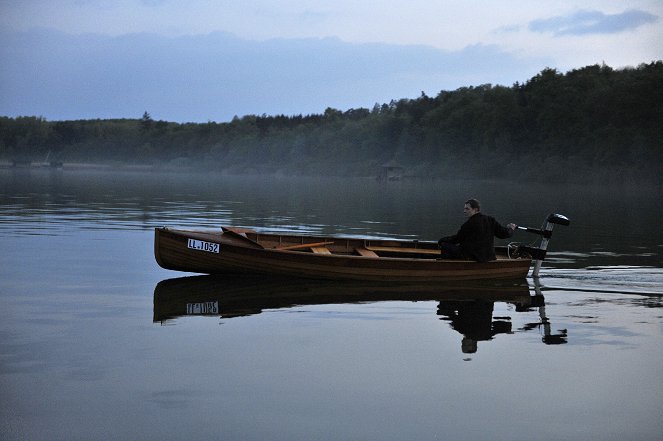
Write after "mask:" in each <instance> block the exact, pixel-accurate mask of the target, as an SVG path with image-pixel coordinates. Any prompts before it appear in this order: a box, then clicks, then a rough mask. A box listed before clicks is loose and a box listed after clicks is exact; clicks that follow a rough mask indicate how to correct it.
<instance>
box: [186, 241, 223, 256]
mask: <svg viewBox="0 0 663 441" xmlns="http://www.w3.org/2000/svg"><path fill="white" fill-rule="evenodd" d="M187 247H188V248H191V249H192V250H199V251H208V252H210V253H218V252H219V244H218V243H212V242H205V241H204V240H196V239H189V242H188V243H187Z"/></svg>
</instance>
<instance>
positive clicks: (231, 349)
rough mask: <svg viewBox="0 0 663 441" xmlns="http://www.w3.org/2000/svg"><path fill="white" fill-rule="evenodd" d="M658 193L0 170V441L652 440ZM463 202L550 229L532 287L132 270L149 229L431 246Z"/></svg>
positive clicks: (662, 273) (659, 349) (145, 253)
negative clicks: (566, 222)
mask: <svg viewBox="0 0 663 441" xmlns="http://www.w3.org/2000/svg"><path fill="white" fill-rule="evenodd" d="M661 196H663V195H662V194H661V190H660V189H656V188H649V189H642V188H624V187H607V188H598V187H582V186H574V185H556V186H553V185H532V184H528V185H525V184H521V183H507V182H445V181H414V182H400V183H379V182H376V181H373V180H367V179H353V180H339V179H323V178H320V179H294V178H271V179H264V178H254V177H218V176H213V175H200V176H195V177H194V176H186V175H177V174H175V175H147V176H143V175H140V174H130V173H127V174H120V175H110V174H106V173H82V172H67V171H64V172H56V173H49V172H42V171H31V172H25V171H24V172H19V173H16V172H12V171H7V170H5V171H0V210H1V211H0V240H1V241H2V251H3V252H2V254H1V255H0V276H1V277H0V307H1V308H2V310H3V312H4V320H2V322H0V394H1V395H2V397H3V398H2V400H0V424H1V426H0V430H1V433H2V438H3V439H9V440H19V439H20V440H26V439H27V440H40V439H54V440H77V439H80V440H83V439H85V440H88V439H114V440H123V439H126V440H134V439H145V440H151V439H154V440H179V439H228V440H232V439H242V440H243V439H284V440H285V439H288V440H295V439H302V440H304V439H468V440H482V439H496V440H512V439H542V440H547V439H549V440H559V439H590V438H591V439H634V440H637V439H642V440H650V439H656V438H658V437H659V436H660V434H661V433H663V423H661V419H660V415H661V413H662V411H663V399H662V398H661V397H662V396H663V383H662V382H661V381H660V366H661V364H662V362H663V345H661V341H662V339H661V336H662V334H663V309H662V306H663V297H662V296H663V259H662V258H661V249H662V248H663V233H662V232H661V230H660V228H659V224H660V221H659V219H660V218H661V216H663V208H661V207H660V203H659V201H660V200H661ZM468 197H477V198H479V199H480V200H482V201H483V204H484V211H485V212H487V213H489V214H492V215H495V216H496V217H497V218H498V219H499V220H500V221H501V222H503V223H507V222H511V221H513V222H516V223H518V224H521V225H527V226H533V227H537V226H539V225H540V224H541V222H542V221H543V219H544V218H545V217H546V216H547V215H548V214H549V213H552V212H559V213H563V214H565V215H567V216H568V217H569V218H571V222H572V223H571V226H569V227H555V230H554V234H553V238H552V240H551V244H550V247H549V249H550V259H549V260H548V261H546V263H545V264H544V268H543V269H542V277H541V279H540V280H539V281H538V282H535V281H534V280H532V279H528V280H525V281H523V283H520V284H515V285H514V284H501V285H491V286H479V287H477V286H470V285H467V284H463V285H445V286H440V287H438V288H436V289H432V290H431V289H430V288H422V287H417V286H409V287H394V286H388V285H387V286H385V285H380V284H365V283H357V284H347V283H333V282H320V281H293V280H282V279H272V278H241V279H238V278H229V277H220V278H219V277H205V276H195V275H192V274H184V273H175V272H171V271H166V270H163V269H161V268H159V267H158V266H157V265H156V263H155V262H154V258H153V255H152V234H153V233H152V231H153V228H154V227H155V226H163V225H167V226H172V227H195V228H205V229H215V228H219V226H221V225H234V226H246V227H253V228H257V229H259V230H264V231H298V232H304V233H311V234H325V235H357V236H371V237H396V238H418V239H422V240H436V239H437V238H438V237H440V236H442V235H447V234H451V233H453V232H455V230H456V229H457V228H458V226H459V225H460V223H462V222H463V217H462V203H463V201H464V200H465V199H467V198H468ZM534 239H535V238H534V237H533V236H528V235H527V234H526V233H518V234H517V236H515V237H514V238H513V239H512V240H514V241H519V242H523V243H529V242H531V241H532V240H534ZM505 243H506V242H505Z"/></svg>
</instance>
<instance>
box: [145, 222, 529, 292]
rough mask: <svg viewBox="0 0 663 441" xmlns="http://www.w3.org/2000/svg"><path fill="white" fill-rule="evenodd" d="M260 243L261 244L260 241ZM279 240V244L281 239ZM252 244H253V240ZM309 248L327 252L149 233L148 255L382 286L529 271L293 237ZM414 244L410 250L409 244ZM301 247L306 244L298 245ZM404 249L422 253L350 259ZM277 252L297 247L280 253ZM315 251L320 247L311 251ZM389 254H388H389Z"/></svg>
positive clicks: (211, 267)
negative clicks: (210, 246)
mask: <svg viewBox="0 0 663 441" xmlns="http://www.w3.org/2000/svg"><path fill="white" fill-rule="evenodd" d="M261 236H262V239H263V240H262V243H264V244H271V245H273V244H274V243H275V241H276V240H277V238H278V241H279V242H281V241H283V240H286V241H287V240H290V241H292V240H294V239H293V238H294V237H293V236H287V237H286V236H272V237H268V236H269V235H261ZM265 238H266V239H265ZM284 238H285V239H284ZM254 239H255V240H254ZM297 240H301V241H302V243H303V242H304V241H308V242H310V243H311V245H315V244H317V243H325V244H328V245H327V246H326V247H323V248H324V249H325V250H327V249H329V250H331V252H328V253H316V252H310V250H308V249H304V248H302V247H301V246H298V245H294V246H293V245H291V246H290V247H287V246H286V247H282V248H281V249H279V248H277V247H274V246H270V245H266V246H263V245H260V244H258V242H260V240H259V238H258V237H257V235H256V236H254V238H253V239H252V238H249V237H247V236H246V235H241V236H240V235H238V234H229V233H222V232H201V231H184V230H174V229H168V228H157V229H155V239H154V253H155V258H156V261H157V263H158V264H159V265H160V266H161V267H162V268H165V269H169V270H175V271H183V272H191V273H203V274H267V275H278V276H289V277H300V278H312V279H330V280H373V281H385V282H413V281H416V282H438V281H444V280H483V279H522V278H525V277H526V276H527V273H528V271H529V267H530V263H531V260H530V259H509V258H500V259H498V260H495V261H491V262H473V261H457V260H439V259H436V258H435V257H431V253H432V252H433V250H432V249H431V247H432V245H430V243H428V244H427V245H426V247H425V248H424V247H423V245H420V244H418V243H416V242H411V243H405V242H402V243H398V245H399V246H398V247H394V246H393V245H394V243H395V241H388V240H370V241H369V240H363V239H348V238H331V239H330V238H315V237H305V236H304V237H299V238H297ZM191 241H199V242H198V243H205V244H214V245H218V247H216V246H214V250H211V251H210V250H206V249H196V248H192V247H191V243H192V242H191ZM412 244H414V245H412ZM304 245H306V244H304ZM387 245H389V246H390V248H389V249H392V250H393V249H395V250H396V251H399V250H405V249H407V250H410V249H411V248H405V245H408V246H420V247H422V248H421V251H422V253H424V252H425V253H427V255H425V254H422V255H421V256H419V255H414V254H406V253H401V254H400V255H404V256H407V257H384V256H382V257H381V256H378V255H377V254H376V253H373V252H369V253H370V254H371V255H369V256H365V255H353V254H351V253H350V252H351V251H352V250H359V249H364V250H365V249H367V248H373V249H386V248H387ZM283 248H297V249H295V250H293V249H283ZM311 248H320V247H311ZM393 254H394V253H392V255H393Z"/></svg>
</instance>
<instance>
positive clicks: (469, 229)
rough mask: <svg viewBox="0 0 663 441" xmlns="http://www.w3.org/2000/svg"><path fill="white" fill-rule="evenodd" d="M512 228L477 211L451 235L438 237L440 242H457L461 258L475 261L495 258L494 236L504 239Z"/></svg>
mask: <svg viewBox="0 0 663 441" xmlns="http://www.w3.org/2000/svg"><path fill="white" fill-rule="evenodd" d="M512 235H513V230H511V229H510V228H506V227H503V226H502V225H500V224H499V223H498V222H497V221H496V220H495V218H493V217H491V216H486V215H485V214H482V213H477V214H475V215H474V216H472V217H470V218H469V219H468V220H467V221H466V222H465V223H464V224H463V225H461V227H460V230H458V233H456V234H455V235H453V236H447V237H443V238H442V239H440V240H439V241H440V242H447V243H453V244H458V245H459V246H460V252H461V255H462V257H463V258H465V259H473V260H476V261H477V262H488V261H489V260H495V259H496V257H495V240H494V238H495V237H498V238H500V239H506V238H508V237H511V236H512Z"/></svg>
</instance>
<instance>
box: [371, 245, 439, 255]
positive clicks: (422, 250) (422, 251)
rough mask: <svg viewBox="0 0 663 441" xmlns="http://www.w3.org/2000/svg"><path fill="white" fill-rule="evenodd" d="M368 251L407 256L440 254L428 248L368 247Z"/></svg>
mask: <svg viewBox="0 0 663 441" xmlns="http://www.w3.org/2000/svg"><path fill="white" fill-rule="evenodd" d="M366 249H367V250H369V251H386V252H389V253H408V254H440V250H434V249H430V248H405V247H382V246H368V247H366Z"/></svg>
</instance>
